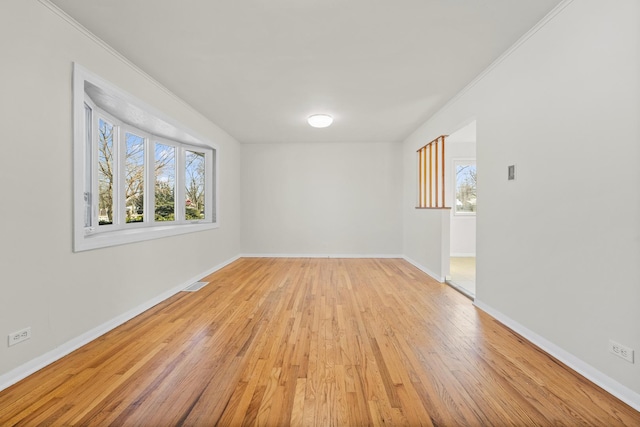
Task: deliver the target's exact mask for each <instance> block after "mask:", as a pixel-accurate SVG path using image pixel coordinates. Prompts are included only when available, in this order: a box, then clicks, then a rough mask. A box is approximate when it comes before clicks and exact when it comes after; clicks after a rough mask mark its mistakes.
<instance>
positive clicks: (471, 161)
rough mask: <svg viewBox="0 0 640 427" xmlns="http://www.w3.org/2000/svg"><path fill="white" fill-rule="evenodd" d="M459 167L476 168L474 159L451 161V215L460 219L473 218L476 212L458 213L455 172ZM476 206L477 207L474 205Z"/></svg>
mask: <svg viewBox="0 0 640 427" xmlns="http://www.w3.org/2000/svg"><path fill="white" fill-rule="evenodd" d="M459 165H462V166H464V165H473V166H476V159H473V158H457V159H453V167H452V168H451V169H452V170H453V181H452V182H453V185H452V187H453V201H452V203H451V204H452V205H453V206H452V207H453V214H454V215H456V216H461V217H465V216H466V217H475V216H476V214H477V212H460V211H458V203H457V202H458V198H457V196H458V177H457V171H458V166H459ZM476 168H477V166H476ZM476 191H477V188H476ZM476 206H477V205H476Z"/></svg>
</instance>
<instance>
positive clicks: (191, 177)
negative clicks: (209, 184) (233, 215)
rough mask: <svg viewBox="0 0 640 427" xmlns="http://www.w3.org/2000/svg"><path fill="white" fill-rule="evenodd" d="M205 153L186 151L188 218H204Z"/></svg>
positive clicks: (186, 204)
mask: <svg viewBox="0 0 640 427" xmlns="http://www.w3.org/2000/svg"><path fill="white" fill-rule="evenodd" d="M204 171H205V168H204V153H198V152H196V151H189V150H187V151H186V156H185V215H186V218H187V219H188V220H197V219H204V208H205V206H204V175H205V172H204Z"/></svg>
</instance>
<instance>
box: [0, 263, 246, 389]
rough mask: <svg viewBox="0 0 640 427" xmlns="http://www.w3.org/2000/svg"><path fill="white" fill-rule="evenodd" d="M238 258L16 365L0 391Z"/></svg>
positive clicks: (1, 382)
mask: <svg viewBox="0 0 640 427" xmlns="http://www.w3.org/2000/svg"><path fill="white" fill-rule="evenodd" d="M239 258H240V256H239V255H236V256H235V257H233V258H230V259H228V260H226V261H223V262H222V263H220V264H218V265H216V266H215V267H213V268H210V269H208V270H207V271H204V272H202V273H200V274H198V275H196V276H194V277H192V278H190V279H187V280H185V281H184V282H182V283H180V284H179V285H177V286H174V287H173V288H171V289H169V290H167V291H165V292H163V293H161V294H160V295H158V296H157V297H155V298H152V299H150V300H149V301H147V302H145V303H142V304H140V305H139V306H137V307H134V308H132V309H131V310H129V311H127V312H125V313H122V314H121V315H119V316H116V317H115V318H113V319H111V320H109V321H107V322H105V323H103V324H101V325H99V326H97V327H95V328H93V329H91V330H89V331H87V332H85V333H83V334H81V335H79V336H77V337H75V338H73V339H71V340H69V341H67V342H66V343H64V344H62V345H60V346H58V347H56V348H55V349H53V350H51V351H49V352H47V353H45V354H43V355H41V356H38V357H36V358H35V359H32V360H30V361H28V362H27V363H24V364H22V365H20V366H18V367H17V368H15V369H12V370H11V371H9V372H7V373H6V374H3V375H0V391H2V390H4V389H6V388H8V387H10V386H12V385H13V384H15V383H17V382H18V381H20V380H22V379H24V378H26V377H28V376H29V375H31V374H33V373H35V372H37V371H39V370H40V369H42V368H44V367H45V366H47V365H50V364H51V363H53V362H55V361H57V360H59V359H61V358H63V357H64V356H66V355H68V354H69V353H71V352H73V351H75V350H77V349H79V348H80V347H82V346H84V345H86V344H88V343H90V342H91V341H93V340H95V339H97V338H99V337H100V336H102V335H104V334H106V333H107V332H109V331H111V330H112V329H115V328H116V327H118V326H120V325H122V324H123V323H125V322H127V321H129V320H131V319H133V318H134V317H136V316H138V315H140V314H142V313H144V312H145V311H147V310H149V309H150V308H152V307H153V306H155V305H157V304H159V303H161V302H162V301H164V300H166V299H168V298H170V297H172V296H173V295H175V294H177V293H178V292H180V291H182V290H183V289H185V288H187V287H188V286H190V285H191V284H193V282H196V281H199V280H200V279H202V278H203V277H205V276H208V275H209V274H211V273H214V272H216V271H218V270H220V269H221V268H223V267H226V266H227V265H229V264H231V263H232V262H234V261H236V260H238V259H239Z"/></svg>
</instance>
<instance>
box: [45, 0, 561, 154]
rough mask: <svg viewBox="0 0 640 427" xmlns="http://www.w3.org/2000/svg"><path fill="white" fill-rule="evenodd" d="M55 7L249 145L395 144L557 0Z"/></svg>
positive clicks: (155, 1) (73, 1) (72, 0)
mask: <svg viewBox="0 0 640 427" xmlns="http://www.w3.org/2000/svg"><path fill="white" fill-rule="evenodd" d="M50 1H51V2H52V3H54V4H55V5H57V6H58V7H60V8H61V9H62V10H64V11H65V12H66V13H68V14H69V15H70V16H72V17H73V18H75V19H76V20H77V21H78V22H80V23H81V24H82V25H84V26H85V27H86V28H88V29H89V30H90V31H91V32H93V33H94V34H95V35H97V36H98V37H100V38H101V39H103V40H104V41H105V42H107V43H108V44H109V45H111V46H112V47H113V48H115V49H116V50H117V51H119V52H120V53H121V54H123V55H124V56H125V57H127V58H128V59H129V60H130V61H131V62H133V63H134V64H136V65H137V66H139V67H140V68H142V69H143V70H144V71H145V72H147V73H148V74H150V75H151V76H152V77H153V78H155V79H156V80H158V81H159V82H160V83H162V84H163V85H164V86H166V87H167V88H168V89H169V90H171V91H172V92H174V93H175V94H176V95H178V96H179V97H181V98H182V99H184V100H185V101H186V102H187V103H189V104H190V105H192V106H193V107H194V108H195V109H197V110H198V111H200V112H201V113H202V114H203V115H205V116H206V117H207V118H209V119H210V120H211V121H212V122H214V123H216V124H217V125H218V126H220V127H221V128H223V129H224V130H225V131H227V132H228V133H229V134H231V135H232V136H234V137H235V138H236V139H238V140H239V141H241V142H247V143H260V142H316V141H328V142H393V141H401V140H403V139H404V138H405V137H407V136H408V135H409V134H410V133H411V132H413V131H414V130H415V129H416V128H417V127H418V126H419V125H420V124H422V123H423V122H424V121H425V120H427V119H428V118H429V117H430V116H431V115H432V114H433V113H435V112H436V111H437V110H438V108H440V107H441V106H442V105H444V104H445V103H446V102H447V101H448V100H449V99H451V98H452V97H453V96H454V95H455V94H456V93H457V92H458V91H460V90H461V89H462V88H463V87H464V86H465V85H467V84H468V83H469V82H470V81H471V80H473V78H474V77H475V76H477V75H478V74H479V73H480V72H481V71H482V70H483V69H485V68H486V67H487V66H488V65H489V64H490V63H491V62H492V61H493V60H495V59H496V58H497V57H498V56H500V54H501V53H503V52H504V51H505V50H506V49H508V48H509V47H510V46H511V45H512V44H513V43H515V42H516V41H517V40H518V39H519V38H520V37H521V36H522V35H523V34H525V33H526V32H527V31H528V30H529V29H530V28H531V27H533V26H534V25H535V24H536V23H537V22H538V21H539V20H540V19H542V18H543V17H544V16H545V15H546V14H547V13H548V12H549V11H550V10H551V9H552V8H553V7H555V6H556V5H557V4H558V3H560V0H535V1H534V0H482V1H478V0H396V1H391V0H324V1H319V0H235V1H220V0H180V1H176V0H135V1H132V0H82V1H80V0H50ZM92 71H94V72H96V73H99V71H100V70H92ZM315 113H328V114H331V115H332V116H333V117H334V124H333V125H332V126H331V127H329V128H325V129H315V128H311V127H310V126H309V125H307V123H306V117H307V116H309V115H311V114H315Z"/></svg>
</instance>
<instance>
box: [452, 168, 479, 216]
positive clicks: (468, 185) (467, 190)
mask: <svg viewBox="0 0 640 427" xmlns="http://www.w3.org/2000/svg"><path fill="white" fill-rule="evenodd" d="M454 172H455V183H456V198H455V201H454V204H453V208H454V214H456V215H475V214H476V199H477V195H476V180H477V172H476V162H475V161H470V160H456V161H454Z"/></svg>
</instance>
